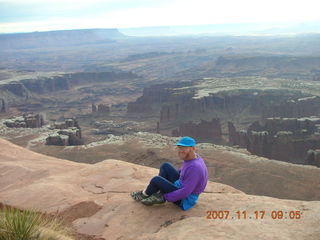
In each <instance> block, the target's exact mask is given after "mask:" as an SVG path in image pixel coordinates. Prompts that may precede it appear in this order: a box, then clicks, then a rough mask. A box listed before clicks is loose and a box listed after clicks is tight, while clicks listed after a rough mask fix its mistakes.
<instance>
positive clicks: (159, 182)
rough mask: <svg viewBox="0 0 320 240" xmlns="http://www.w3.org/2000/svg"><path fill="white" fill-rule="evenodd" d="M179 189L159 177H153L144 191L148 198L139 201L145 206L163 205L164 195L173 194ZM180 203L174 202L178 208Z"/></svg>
mask: <svg viewBox="0 0 320 240" xmlns="http://www.w3.org/2000/svg"><path fill="white" fill-rule="evenodd" d="M177 189H179V188H178V187H176V186H175V185H174V184H173V183H172V182H170V181H169V180H167V179H165V178H164V177H161V176H156V177H153V178H152V179H151V181H150V183H149V185H148V187H147V189H146V190H145V192H146V194H147V195H149V196H150V197H148V198H146V199H143V200H141V202H142V203H143V204H145V205H153V204H158V203H164V202H165V199H164V198H163V195H162V194H164V193H169V192H173V191H175V190H177ZM158 191H160V193H159V192H158ZM180 202H181V201H177V202H174V203H175V204H177V205H178V206H179V205H180Z"/></svg>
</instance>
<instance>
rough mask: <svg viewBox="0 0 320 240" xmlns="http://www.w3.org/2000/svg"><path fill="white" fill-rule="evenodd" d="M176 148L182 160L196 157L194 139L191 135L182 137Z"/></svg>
mask: <svg viewBox="0 0 320 240" xmlns="http://www.w3.org/2000/svg"><path fill="white" fill-rule="evenodd" d="M176 146H177V148H178V156H179V158H180V159H182V160H192V159H194V158H195V157H196V154H195V146H196V141H195V140H194V139H193V138H191V137H182V138H180V140H179V141H178V143H177V144H176Z"/></svg>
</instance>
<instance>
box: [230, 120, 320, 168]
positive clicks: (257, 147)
mask: <svg viewBox="0 0 320 240" xmlns="http://www.w3.org/2000/svg"><path fill="white" fill-rule="evenodd" d="M229 141H230V143H231V144H233V145H239V146H241V147H245V148H247V150H248V151H249V152H251V153H253V154H256V155H258V156H263V157H267V158H272V159H277V160H282V161H287V162H292V163H300V164H312V165H316V166H317V163H316V162H317V161H316V160H311V159H309V160H307V159H308V151H309V150H316V149H318V148H319V147H320V118H316V117H311V118H268V119H266V121H265V123H264V124H262V125H261V124H260V123H259V122H255V123H253V124H251V125H250V126H249V128H248V130H247V131H236V129H235V127H234V126H233V124H232V123H229Z"/></svg>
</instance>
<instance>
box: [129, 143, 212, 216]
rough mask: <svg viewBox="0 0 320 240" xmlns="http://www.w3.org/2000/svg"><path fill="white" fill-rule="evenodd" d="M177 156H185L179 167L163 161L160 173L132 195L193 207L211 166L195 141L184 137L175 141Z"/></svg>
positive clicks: (147, 201)
mask: <svg viewBox="0 0 320 240" xmlns="http://www.w3.org/2000/svg"><path fill="white" fill-rule="evenodd" d="M176 146H177V148H178V156H179V158H180V159H181V160H183V163H182V167H181V168H180V169H179V170H178V171H177V170H176V169H175V168H174V167H173V166H172V165H171V164H170V163H163V164H162V165H161V167H160V171H159V175H158V176H155V177H153V178H152V179H151V181H150V183H149V185H148V186H147V188H146V189H145V190H143V191H138V192H132V193H131V197H132V198H133V199H134V200H136V201H140V202H141V203H143V204H145V205H148V206H150V205H153V204H160V203H164V202H166V201H168V202H173V203H175V204H176V205H178V206H179V207H180V208H181V209H182V210H188V209H190V208H192V207H193V206H194V205H195V204H196V203H197V200H198V197H199V195H200V193H202V192H203V191H204V189H205V187H206V185H207V181H208V170H207V167H206V165H205V163H204V161H203V159H202V158H201V157H200V156H199V155H198V154H196V152H195V146H196V142H195V140H194V139H193V138H191V137H182V138H181V139H180V140H179V141H178V143H177V144H176Z"/></svg>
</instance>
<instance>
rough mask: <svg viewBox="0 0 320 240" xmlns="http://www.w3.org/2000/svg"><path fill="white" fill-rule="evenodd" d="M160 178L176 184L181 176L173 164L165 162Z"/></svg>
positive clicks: (161, 168) (161, 167)
mask: <svg viewBox="0 0 320 240" xmlns="http://www.w3.org/2000/svg"><path fill="white" fill-rule="evenodd" d="M159 176H161V177H163V178H165V179H167V180H169V181H170V182H172V183H174V182H175V181H177V180H178V179H179V177H180V174H179V172H178V171H177V170H176V169H175V168H174V166H173V165H172V164H171V163H168V162H165V163H163V164H162V165H161V166H160V171H159Z"/></svg>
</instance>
